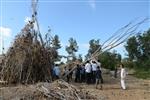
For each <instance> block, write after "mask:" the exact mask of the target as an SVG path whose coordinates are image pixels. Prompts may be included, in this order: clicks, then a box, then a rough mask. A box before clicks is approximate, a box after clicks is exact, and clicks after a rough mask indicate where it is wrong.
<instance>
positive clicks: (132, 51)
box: [51, 29, 150, 77]
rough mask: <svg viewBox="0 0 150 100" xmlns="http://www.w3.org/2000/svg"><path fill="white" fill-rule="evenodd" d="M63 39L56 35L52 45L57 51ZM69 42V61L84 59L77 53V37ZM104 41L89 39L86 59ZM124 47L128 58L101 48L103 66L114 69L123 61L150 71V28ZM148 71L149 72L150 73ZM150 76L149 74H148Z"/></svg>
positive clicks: (127, 64)
mask: <svg viewBox="0 0 150 100" xmlns="http://www.w3.org/2000/svg"><path fill="white" fill-rule="evenodd" d="M60 42H61V41H60V40H59V36H58V35H55V36H54V38H53V40H52V43H51V44H52V47H54V48H55V49H56V50H57V52H58V49H60V48H61V43H60ZM68 42H69V44H68V45H66V47H65V50H66V52H67V53H68V55H67V56H68V57H67V63H68V62H72V61H76V60H79V61H80V62H82V61H83V55H82V54H79V55H76V53H77V52H78V50H79V46H78V43H77V41H76V39H74V38H73V37H71V38H69V40H68ZM101 44H102V43H100V39H91V40H90V41H89V49H88V52H87V54H86V55H85V56H84V58H85V59H84V60H86V59H88V58H89V57H90V56H92V54H93V53H94V52H95V51H96V50H97V49H98V48H101V46H102V45H101ZM124 48H125V49H126V51H127V54H126V56H127V57H126V58H122V56H121V54H119V53H117V51H115V50H113V51H112V52H110V51H104V52H103V51H101V49H99V51H98V52H102V53H101V54H100V55H99V56H98V59H100V61H101V63H102V66H103V67H104V68H107V69H110V70H114V69H115V67H116V66H117V65H118V64H120V63H121V62H122V63H123V64H124V65H125V66H126V67H128V68H133V69H136V70H137V69H138V70H139V69H140V70H141V72H142V71H143V70H146V71H149V72H150V29H148V30H147V31H145V32H143V33H142V34H139V35H137V36H132V37H130V38H129V39H128V40H127V42H126V43H125V45H124ZM61 58H62V56H58V57H57V59H56V61H60V60H61ZM149 72H148V73H149ZM148 77H149V76H148Z"/></svg>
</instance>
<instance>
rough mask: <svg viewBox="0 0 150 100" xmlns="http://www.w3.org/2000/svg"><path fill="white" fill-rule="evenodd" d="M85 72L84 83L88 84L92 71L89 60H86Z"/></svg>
mask: <svg viewBox="0 0 150 100" xmlns="http://www.w3.org/2000/svg"><path fill="white" fill-rule="evenodd" d="M85 73H86V83H87V84H90V83H91V73H92V67H91V64H90V61H87V62H86V65H85Z"/></svg>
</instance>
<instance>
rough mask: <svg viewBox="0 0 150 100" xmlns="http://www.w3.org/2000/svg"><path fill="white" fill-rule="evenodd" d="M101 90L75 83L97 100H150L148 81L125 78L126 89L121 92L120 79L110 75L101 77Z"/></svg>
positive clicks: (149, 83) (149, 81)
mask: <svg viewBox="0 0 150 100" xmlns="http://www.w3.org/2000/svg"><path fill="white" fill-rule="evenodd" d="M103 78H104V84H103V85H102V86H103V89H102V90H100V89H96V88H95V86H94V85H87V84H85V83H82V84H80V83H75V84H74V85H75V86H77V87H80V88H81V89H82V90H85V91H88V92H89V93H90V94H92V95H94V96H95V97H97V98H98V100H150V80H142V79H137V78H135V77H133V76H129V75H128V76H127V79H126V85H127V89H126V90H122V89H121V87H120V79H119V78H113V77H111V76H110V75H103Z"/></svg>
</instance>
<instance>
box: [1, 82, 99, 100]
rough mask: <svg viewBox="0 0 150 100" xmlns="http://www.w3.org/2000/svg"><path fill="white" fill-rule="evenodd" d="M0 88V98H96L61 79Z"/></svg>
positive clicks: (89, 99) (21, 99) (75, 99)
mask: <svg viewBox="0 0 150 100" xmlns="http://www.w3.org/2000/svg"><path fill="white" fill-rule="evenodd" d="M0 90H1V93H2V94H3V95H2V97H1V98H2V99H4V100H5V99H6V100H10V99H11V100H97V98H95V97H94V96H92V95H90V94H89V93H88V92H86V91H82V90H81V89H79V88H76V87H75V86H73V85H70V84H68V83H66V82H65V81H63V80H57V81H55V82H53V83H47V82H45V83H38V84H36V85H27V86H25V85H19V86H16V87H3V88H1V89H0ZM8 91H9V92H8ZM99 100H100V99H99Z"/></svg>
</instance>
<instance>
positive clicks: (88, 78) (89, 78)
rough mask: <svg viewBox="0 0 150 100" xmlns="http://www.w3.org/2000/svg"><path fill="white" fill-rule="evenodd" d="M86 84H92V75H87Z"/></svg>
mask: <svg viewBox="0 0 150 100" xmlns="http://www.w3.org/2000/svg"><path fill="white" fill-rule="evenodd" d="M86 83H87V84H90V83H91V73H86Z"/></svg>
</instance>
